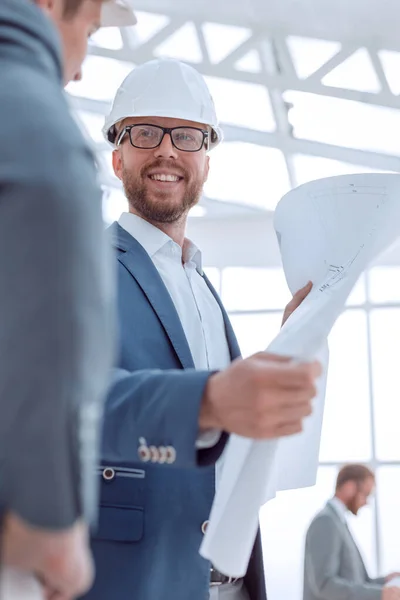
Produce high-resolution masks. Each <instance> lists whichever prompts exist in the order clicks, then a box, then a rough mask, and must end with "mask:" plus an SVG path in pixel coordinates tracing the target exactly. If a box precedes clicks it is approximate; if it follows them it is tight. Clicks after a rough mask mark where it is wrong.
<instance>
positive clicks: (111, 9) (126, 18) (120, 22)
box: [101, 0, 137, 27]
mask: <svg viewBox="0 0 400 600" xmlns="http://www.w3.org/2000/svg"><path fill="white" fill-rule="evenodd" d="M136 23H137V19H136V17H135V13H134V12H133V6H132V0H109V1H108V2H104V3H103V7H102V12H101V26H102V27H129V26H130V25H136Z"/></svg>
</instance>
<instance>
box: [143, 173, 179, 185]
mask: <svg viewBox="0 0 400 600" xmlns="http://www.w3.org/2000/svg"><path fill="white" fill-rule="evenodd" d="M148 177H149V179H151V180H152V181H158V182H161V183H179V181H182V180H183V177H181V176H180V175H172V174H166V173H154V174H152V175H148Z"/></svg>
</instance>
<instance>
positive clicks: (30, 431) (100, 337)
mask: <svg viewBox="0 0 400 600" xmlns="http://www.w3.org/2000/svg"><path fill="white" fill-rule="evenodd" d="M21 77H22V83H23V85H24V86H25V88H26V94H25V95H23V94H21V93H20V92H21V90H19V92H18V93H15V94H13V93H12V89H11V88H10V89H8V91H7V92H8V93H7V97H6V99H4V98H3V101H2V103H1V106H2V109H3V115H2V118H3V119H5V121H7V119H6V117H5V116H4V115H7V114H9V115H12V114H14V115H15V114H19V115H20V117H21V119H20V118H19V119H18V121H19V122H18V124H17V125H18V126H16V125H15V119H12V118H11V119H9V120H8V121H11V122H8V121H7V122H5V123H4V124H3V125H4V126H3V127H2V134H3V136H4V139H7V140H8V141H7V143H6V144H4V145H3V148H2V149H1V150H0V152H1V153H2V154H1V164H0V313H1V326H0V356H1V360H0V413H1V419H0V504H2V505H3V506H4V507H5V509H7V510H12V511H15V512H16V513H18V514H19V515H20V516H21V517H22V518H23V519H25V520H26V521H28V522H29V523H31V524H32V525H35V526H38V527H44V528H51V529H59V528H66V527H69V526H70V525H71V524H72V523H73V522H74V521H75V520H76V519H77V518H78V517H80V516H82V515H84V516H85V517H86V518H90V516H91V514H93V511H94V510H95V504H96V500H97V499H96V486H95V479H94V472H95V469H94V464H95V461H96V459H97V456H98V441H99V434H100V418H101V415H102V410H103V402H104V400H105V395H106V391H107V387H108V384H109V377H110V372H111V366H112V362H113V356H112V355H113V343H112V331H113V326H114V315H113V299H112V288H113V284H112V271H111V264H112V263H111V251H108V250H107V247H106V243H105V238H104V235H105V233H104V231H103V223H102V215H101V194H100V190H99V189H98V187H97V185H96V173H95V168H94V163H93V158H92V155H91V153H90V151H89V150H88V149H87V148H86V147H85V145H84V142H83V139H82V138H81V136H80V135H79V132H78V130H77V128H76V126H75V124H74V122H73V121H72V119H71V117H70V116H69V113H68V109H67V107H66V104H65V101H64V98H63V97H62V95H61V90H59V91H57V90H55V89H54V88H55V86H54V85H50V84H48V82H47V81H46V80H45V78H44V77H42V78H41V79H40V80H39V81H37V80H36V79H32V77H31V74H30V72H28V69H26V72H21V73H20V77H19V78H18V79H17V78H15V79H14V80H13V81H17V80H20V79H21ZM22 83H21V85H22ZM29 90H34V91H32V94H31V95H30V94H29ZM17 91H18V90H17ZM26 95H27V97H26ZM2 123H3V121H2ZM108 252H110V255H108Z"/></svg>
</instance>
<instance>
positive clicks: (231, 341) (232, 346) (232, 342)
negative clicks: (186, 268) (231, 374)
mask: <svg viewBox="0 0 400 600" xmlns="http://www.w3.org/2000/svg"><path fill="white" fill-rule="evenodd" d="M203 278H204V281H205V282H206V284H207V285H208V287H209V288H210V291H211V293H212V295H213V296H214V298H215V299H216V301H217V302H218V304H219V307H220V309H221V312H222V316H223V318H224V323H225V333H226V339H227V341H228V346H229V351H230V354H231V359H232V360H235V358H240V357H241V352H240V348H239V344H238V341H237V339H236V335H235V332H234V331H233V327H232V325H231V322H230V320H229V317H228V314H227V312H226V310H225V308H224V305H223V304H222V302H221V299H220V297H219V296H218V294H217V292H216V291H215V289H214V288H213V286H212V284H211V282H210V280H209V279H208V277H207V275H206V274H203Z"/></svg>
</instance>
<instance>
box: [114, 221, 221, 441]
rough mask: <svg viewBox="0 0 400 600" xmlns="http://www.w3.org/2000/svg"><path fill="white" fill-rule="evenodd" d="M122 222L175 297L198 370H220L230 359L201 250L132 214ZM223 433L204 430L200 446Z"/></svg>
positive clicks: (172, 296) (216, 439) (218, 308)
mask: <svg viewBox="0 0 400 600" xmlns="http://www.w3.org/2000/svg"><path fill="white" fill-rule="evenodd" d="M119 224H120V225H121V227H123V228H124V229H125V230H126V231H127V232H128V233H130V235H131V236H132V237H134V238H135V239H136V240H137V241H138V242H139V244H140V245H141V246H143V248H144V249H145V250H146V252H147V254H148V255H149V256H150V258H151V260H152V261H153V264H154V266H155V267H156V269H157V271H158V272H159V274H160V276H161V278H162V280H163V282H164V284H165V287H166V288H167V290H168V292H169V295H170V296H171V298H172V301H173V303H174V306H175V308H176V311H177V313H178V315H179V319H180V322H181V324H182V327H183V331H184V333H185V336H186V339H187V342H188V345H189V348H190V352H191V354H192V357H193V362H194V366H195V368H196V369H204V370H207V371H214V370H220V369H224V368H225V367H227V366H228V365H229V364H230V362H231V357H230V352H229V347H228V342H227V339H226V333H225V324H224V319H223V316H222V312H221V309H220V307H219V305H218V303H217V301H216V299H215V298H214V296H213V294H212V293H211V291H210V289H209V287H208V285H207V284H206V282H205V281H204V278H203V268H202V259H201V252H200V250H199V249H198V248H197V247H196V246H195V244H193V242H191V241H190V240H188V239H185V241H184V244H183V251H182V248H181V247H180V246H179V244H177V243H176V242H174V241H173V240H172V239H171V238H170V237H169V236H168V235H167V234H165V233H164V232H163V231H161V230H160V229H158V228H157V227H155V226H154V225H151V223H148V222H147V221H145V220H144V219H142V218H140V217H138V216H137V215H134V214H132V213H123V214H122V215H121V217H120V219H119ZM219 437H220V432H216V431H209V432H203V433H202V434H201V435H200V436H199V438H198V440H197V447H198V448H207V447H211V446H213V445H214V444H216V443H217V441H218V439H219Z"/></svg>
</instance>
